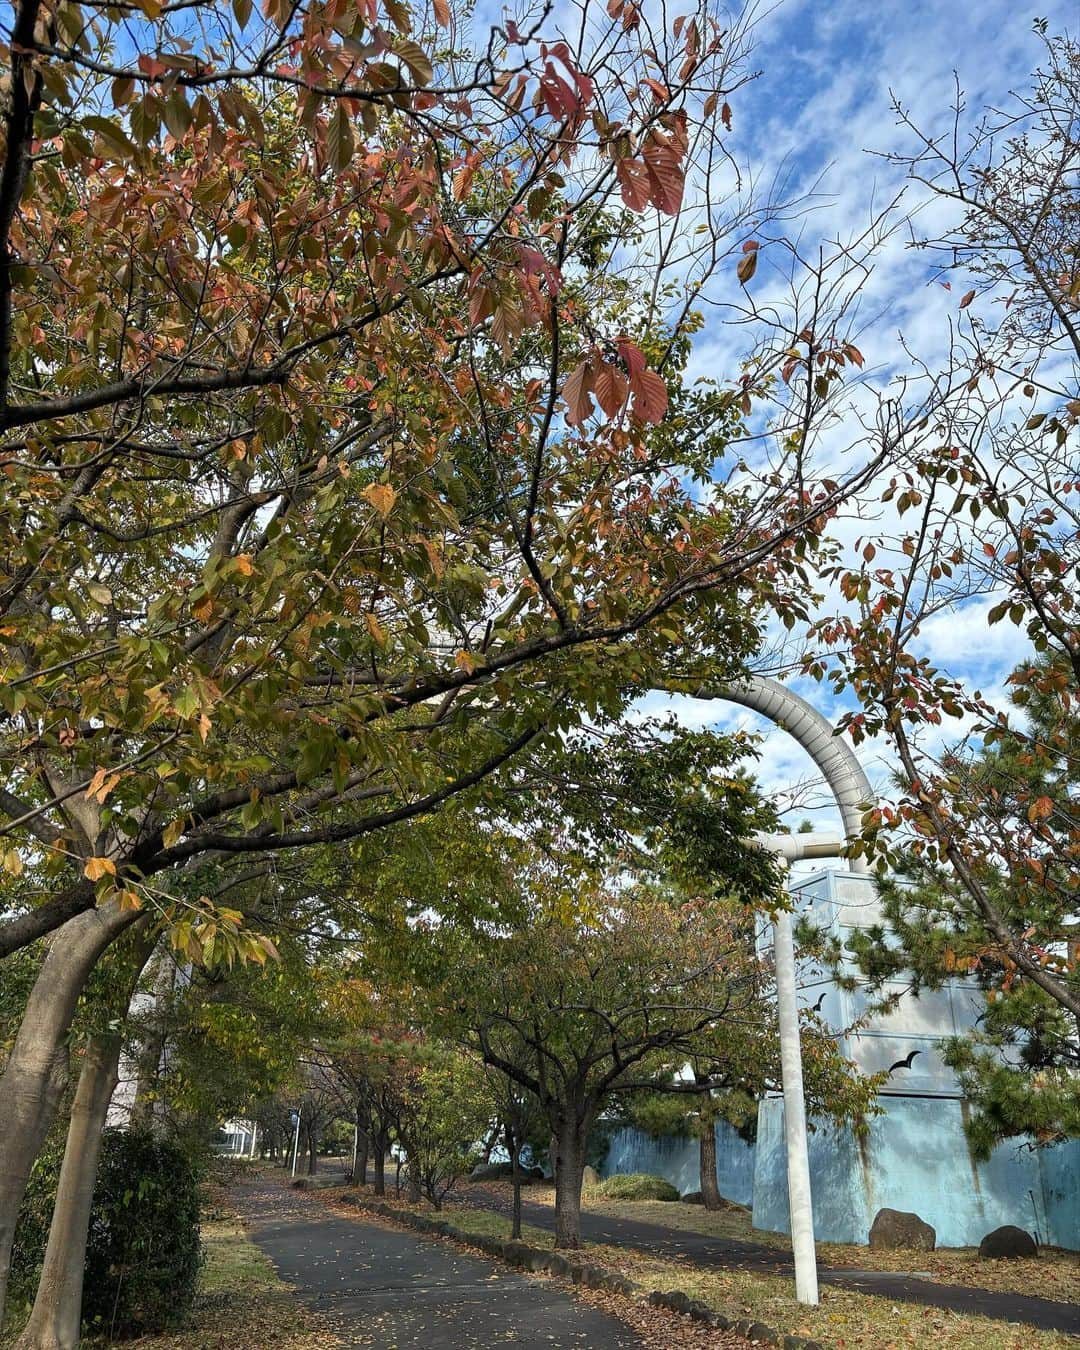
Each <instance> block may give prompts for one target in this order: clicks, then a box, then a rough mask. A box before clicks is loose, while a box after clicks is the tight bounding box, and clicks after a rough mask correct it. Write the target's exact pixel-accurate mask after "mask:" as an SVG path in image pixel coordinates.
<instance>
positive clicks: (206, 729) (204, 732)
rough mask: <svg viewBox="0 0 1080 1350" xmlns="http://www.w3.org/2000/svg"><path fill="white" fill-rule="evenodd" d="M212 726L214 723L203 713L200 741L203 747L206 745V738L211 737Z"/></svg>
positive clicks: (200, 718) (200, 724) (200, 720)
mask: <svg viewBox="0 0 1080 1350" xmlns="http://www.w3.org/2000/svg"><path fill="white" fill-rule="evenodd" d="M211 726H212V723H211V721H210V719H209V717H207V715H206V714H205V713H201V714H200V716H199V739H200V740H201V741H202V743H203V745H205V744H206V738H207V736H209V735H210V727H211Z"/></svg>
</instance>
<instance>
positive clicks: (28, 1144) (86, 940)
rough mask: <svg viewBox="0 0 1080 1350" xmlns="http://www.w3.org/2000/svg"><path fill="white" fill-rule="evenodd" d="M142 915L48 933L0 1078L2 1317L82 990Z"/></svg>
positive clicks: (90, 917) (72, 923)
mask: <svg viewBox="0 0 1080 1350" xmlns="http://www.w3.org/2000/svg"><path fill="white" fill-rule="evenodd" d="M140 917H141V916H140V915H139V914H138V913H137V912H134V911H131V910H127V911H122V910H120V908H119V907H118V906H117V905H115V904H113V903H110V904H107V905H105V906H103V907H102V908H101V909H93V910H87V911H86V912H85V913H83V914H79V915H78V916H77V917H76V918H74V919H71V920H69V921H68V922H67V923H66V924H64V925H63V927H61V928H58V929H57V930H56V932H55V933H54V934H53V935H52V937H51V938H50V939H49V944H48V952H47V954H46V956H45V960H44V961H43V962H42V965H41V970H40V972H39V973H38V977H37V979H36V980H35V982H34V987H33V989H32V990H31V991H30V997H29V999H28V1000H27V1004H26V1011H25V1012H24V1014H23V1019H22V1023H21V1025H20V1027H19V1032H18V1035H17V1036H16V1038H15V1044H14V1045H13V1046H12V1048H11V1054H10V1056H9V1057H8V1062H7V1066H6V1067H5V1069H4V1074H3V1077H2V1078H0V1322H2V1321H3V1316H4V1303H5V1298H6V1294H7V1282H8V1276H9V1274H10V1272H11V1244H12V1241H13V1240H14V1236H15V1221H16V1219H17V1218H18V1214H19V1206H20V1204H21V1203H22V1198H23V1193H24V1192H25V1190H26V1183H27V1180H28V1178H29V1176H30V1169H31V1168H32V1167H33V1165H34V1160H35V1159H36V1158H37V1155H38V1153H39V1152H40V1151H41V1146H42V1144H43V1143H44V1142H45V1136H46V1135H47V1134H48V1132H49V1128H50V1126H51V1125H52V1123H53V1119H54V1117H55V1115H56V1109H57V1106H58V1104H59V1101H60V1097H61V1094H62V1093H63V1090H64V1086H65V1084H66V1082H67V1073H68V1047H67V1036H68V1032H69V1031H70V1030H71V1022H72V1019H73V1018H74V1016H75V1009H76V1007H77V1005H78V1001H79V996H80V995H81V993H82V991H83V988H84V987H85V985H86V981H87V979H88V977H89V975H90V972H91V971H92V970H93V968H94V966H95V964H96V963H97V960H98V958H99V957H100V956H101V954H102V952H103V951H104V950H105V949H106V947H108V945H109V944H110V943H111V942H112V941H114V939H115V938H117V937H119V935H120V934H121V933H122V932H123V931H124V930H125V929H127V928H130V927H131V926H132V925H133V924H134V923H135V922H137V921H138V920H139V918H140Z"/></svg>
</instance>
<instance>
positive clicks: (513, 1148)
mask: <svg viewBox="0 0 1080 1350" xmlns="http://www.w3.org/2000/svg"><path fill="white" fill-rule="evenodd" d="M506 1151H507V1153H509V1154H510V1179H511V1182H512V1184H513V1187H514V1210H513V1216H512V1218H511V1220H510V1237H511V1238H513V1239H517V1238H520V1237H521V1142H520V1140H519V1139H518V1136H517V1130H515V1129H514V1127H513V1126H511V1125H507V1127H506Z"/></svg>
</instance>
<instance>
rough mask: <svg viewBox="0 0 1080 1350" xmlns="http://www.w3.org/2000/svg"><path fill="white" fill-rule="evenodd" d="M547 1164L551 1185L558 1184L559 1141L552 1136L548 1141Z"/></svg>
mask: <svg viewBox="0 0 1080 1350" xmlns="http://www.w3.org/2000/svg"><path fill="white" fill-rule="evenodd" d="M548 1162H549V1163H550V1164H551V1180H552V1183H553V1184H557V1183H558V1176H557V1175H556V1174H557V1172H558V1170H559V1141H558V1139H557V1138H556V1137H555V1135H554V1134H553V1135H552V1136H551V1138H550V1139H549V1140H548Z"/></svg>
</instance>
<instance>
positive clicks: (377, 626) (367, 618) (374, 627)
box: [364, 614, 386, 647]
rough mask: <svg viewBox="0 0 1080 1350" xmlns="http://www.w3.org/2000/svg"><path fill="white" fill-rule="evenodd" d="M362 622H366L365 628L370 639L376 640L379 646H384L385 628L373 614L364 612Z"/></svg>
mask: <svg viewBox="0 0 1080 1350" xmlns="http://www.w3.org/2000/svg"><path fill="white" fill-rule="evenodd" d="M364 622H365V623H366V624H367V630H368V632H369V633H370V634H371V640H372V641H373V642H377V643H378V645H379V646H380V647H385V646H386V629H385V628H384V627H383V626H382V624H381V623H380V622H379V621H378V619H377V618H376V617H375V615H374V614H365V615H364Z"/></svg>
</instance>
